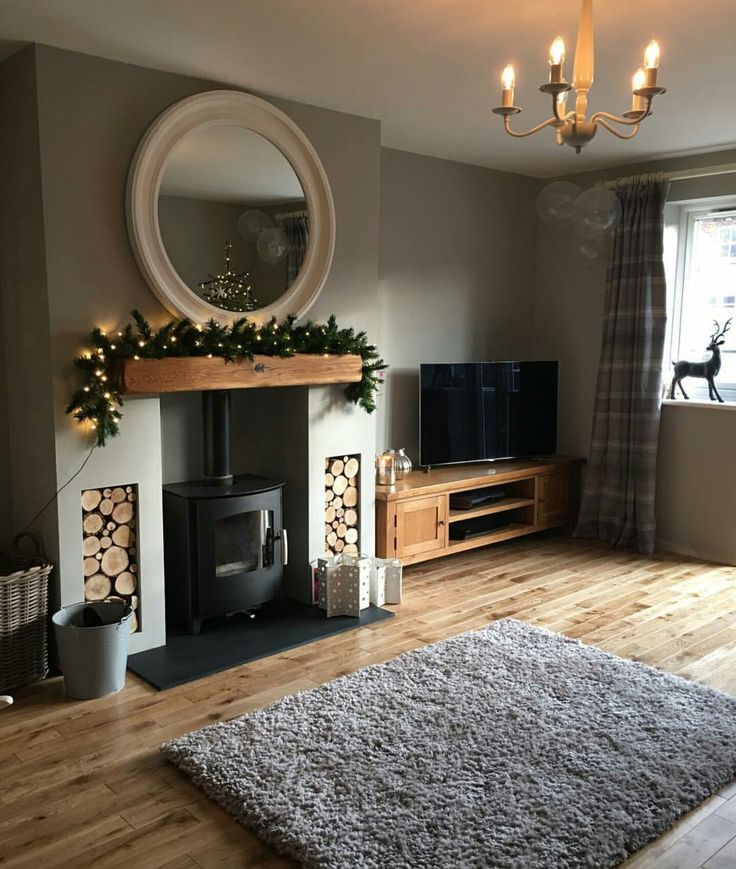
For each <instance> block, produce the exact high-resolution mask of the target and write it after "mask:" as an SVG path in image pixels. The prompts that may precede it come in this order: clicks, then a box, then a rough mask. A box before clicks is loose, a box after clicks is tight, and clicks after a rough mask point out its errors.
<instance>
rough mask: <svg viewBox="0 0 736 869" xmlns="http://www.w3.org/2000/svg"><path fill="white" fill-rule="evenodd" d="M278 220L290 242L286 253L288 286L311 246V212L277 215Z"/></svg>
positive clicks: (297, 272)
mask: <svg viewBox="0 0 736 869" xmlns="http://www.w3.org/2000/svg"><path fill="white" fill-rule="evenodd" d="M276 219H277V221H278V222H279V224H280V225H281V228H282V229H283V231H284V233H285V235H286V239H287V241H288V242H289V249H288V253H287V255H286V286H287V287H288V286H290V285H291V284H292V283H293V282H294V281H295V280H296V276H297V275H298V274H299V270H300V269H301V267H302V263H303V262H304V257H305V256H306V255H307V247H308V246H309V213H308V212H307V211H303V212H293V213H291V214H286V215H283V216H281V215H277V216H276Z"/></svg>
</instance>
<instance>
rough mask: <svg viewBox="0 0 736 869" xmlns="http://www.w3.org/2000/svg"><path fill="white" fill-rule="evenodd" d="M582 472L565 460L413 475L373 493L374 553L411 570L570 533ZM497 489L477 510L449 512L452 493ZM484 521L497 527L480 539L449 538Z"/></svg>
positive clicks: (501, 463)
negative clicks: (454, 530) (550, 532)
mask: <svg viewBox="0 0 736 869" xmlns="http://www.w3.org/2000/svg"><path fill="white" fill-rule="evenodd" d="M581 466H582V459H575V458H568V457H565V456H554V457H552V458H544V459H519V460H514V461H497V462H492V463H488V462H486V463H482V464H473V465H460V466H454V467H445V468H435V469H433V470H430V471H412V472H411V473H410V474H409V476H408V477H406V479H404V480H401V481H400V482H399V483H396V485H394V486H376V550H377V554H378V556H379V557H381V558H400V559H401V561H402V562H403V563H404V564H416V563H417V562H419V561H427V560H429V559H430V558H440V557H441V556H443V555H452V554H453V553H456V552H464V551H465V550H468V549H476V548H477V547H479V546H488V545H489V544H491V543H498V542H500V541H501V540H509V539H510V538H512V537H521V536H523V535H525V534H534V533H535V532H537V531H543V530H545V529H547V528H564V527H570V526H572V524H573V523H574V521H575V518H576V516H577V509H578V499H579V480H580V469H581ZM496 487H498V488H500V489H502V490H503V492H504V497H503V498H500V499H496V500H494V501H490V502H488V503H486V504H484V505H481V506H479V507H477V508H472V507H471V508H470V509H464V510H458V509H452V508H451V507H450V496H451V495H453V494H458V493H462V492H476V491H477V490H482V489H493V488H496ZM499 514H503V515H502V516H501V515H499ZM484 516H486V517H489V525H499V524H500V522H501V520H503V523H504V524H503V525H501V527H495V528H490V529H489V531H488V532H487V533H480V534H479V533H477V528H476V529H474V530H472V532H471V530H470V529H469V528H468V533H467V534H466V535H463V533H462V531H461V532H460V533H458V534H452V535H451V533H450V527H451V526H452V525H454V524H455V523H464V522H465V523H469V520H478V519H480V517H484ZM469 524H471V523H469ZM472 524H473V525H475V526H477V524H478V523H477V521H476V522H473V523H472ZM460 528H461V529H462V524H461V526H460ZM453 538H464V539H453Z"/></svg>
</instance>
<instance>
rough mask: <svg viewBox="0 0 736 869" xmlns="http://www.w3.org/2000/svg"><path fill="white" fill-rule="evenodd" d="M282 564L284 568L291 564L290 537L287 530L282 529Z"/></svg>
mask: <svg viewBox="0 0 736 869" xmlns="http://www.w3.org/2000/svg"><path fill="white" fill-rule="evenodd" d="M279 536H280V537H281V564H283V565H284V567H285V566H286V565H287V564H288V563H289V535H288V533H287V531H286V528H282V529H281V534H280V535H279Z"/></svg>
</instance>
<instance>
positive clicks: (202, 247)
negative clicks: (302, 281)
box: [158, 125, 309, 312]
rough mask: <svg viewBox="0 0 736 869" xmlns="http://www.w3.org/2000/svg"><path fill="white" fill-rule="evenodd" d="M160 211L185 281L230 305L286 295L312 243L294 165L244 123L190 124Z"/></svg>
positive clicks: (249, 305)
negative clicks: (197, 125) (194, 128)
mask: <svg viewBox="0 0 736 869" xmlns="http://www.w3.org/2000/svg"><path fill="white" fill-rule="evenodd" d="M158 219H159V227H160V231H161V238H162V241H163V243H164V247H165V248H166V253H167V255H168V257H169V259H170V260H171V264H172V265H173V266H174V268H175V269H176V271H177V273H178V274H179V276H180V277H181V279H182V281H184V283H185V284H186V285H187V286H188V287H189V288H190V289H191V290H192V292H194V293H196V294H197V295H198V296H200V297H201V298H203V299H204V300H205V301H207V302H209V303H210V304H212V305H215V306H216V307H218V308H221V309H222V310H224V311H243V312H246V311H253V310H256V309H257V308H264V307H266V306H267V305H270V304H271V303H272V302H275V301H276V300H277V299H279V298H280V297H281V296H283V294H284V293H285V292H286V291H287V290H288V289H289V287H290V286H291V285H292V283H293V282H294V281H295V280H296V277H297V275H298V274H299V271H300V269H301V266H302V263H303V261H304V257H305V256H306V252H307V247H308V244H309V213H308V210H307V204H306V201H305V197H304V191H303V190H302V186H301V183H300V182H299V178H298V177H297V175H296V172H294V170H293V168H292V167H291V164H290V163H289V161H288V160H287V159H286V157H284V155H283V154H282V153H281V151H279V149H278V148H277V147H276V146H275V145H273V144H272V143H271V142H269V141H268V139H266V138H264V137H263V136H261V135H259V134H258V133H254V132H253V131H252V130H248V129H245V128H244V127H238V126H231V125H220V126H209V127H204V128H200V129H196V130H192V131H191V132H189V133H187V134H186V135H185V136H184V137H183V138H182V139H181V140H180V141H179V143H178V144H177V145H176V147H175V148H174V149H173V150H172V152H171V154H170V155H169V157H168V159H167V161H166V165H165V168H164V174H163V178H162V180H161V188H160V192H159V199H158Z"/></svg>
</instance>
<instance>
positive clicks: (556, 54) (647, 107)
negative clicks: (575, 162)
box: [493, 0, 665, 154]
mask: <svg viewBox="0 0 736 869" xmlns="http://www.w3.org/2000/svg"><path fill="white" fill-rule="evenodd" d="M593 42H594V40H593V0H583V6H582V10H581V12H580V24H579V27H578V41H577V45H576V47H575V62H574V65H573V72H572V75H573V80H572V84H568V83H567V82H566V81H565V79H564V78H563V75H562V66H563V63H564V61H565V43H564V42H563V40H562V37H560V36H558V37H557V38H556V39H555V41H554V42H553V43H552V46H551V48H550V52H549V82H546V83H545V84H543V85H541V86H540V88H539V90H540V91H542V93H545V94H550V95H551V96H552V115H553V116H552V117H551V118H548V119H547V120H546V121H543V122H542V123H541V124H537V126H536V127H532V128H531V130H526V131H525V132H523V133H519V132H516V131H515V130H512V129H511V117H512V115H517V114H518V113H519V112H520V111H521V109H520V108H519V107H518V106H515V105H514V86H515V84H516V80H515V77H514V70H513V67H511V66H507V67H506V68H505V69H504V71H503V74H502V75H501V86H502V91H501V94H502V100H501V103H502V104H501V105H500V106H498V107H497V108H495V109H494V110H493V111H494V112H495V113H496V114H497V115H501V117H502V118H503V125H504V129H505V130H506V132H507V133H508V134H509V135H511V136H516V137H518V138H520V137H523V136H531V135H532V133H536V132H538V131H539V130H541V129H543V128H544V127H554V128H555V133H556V136H557V144H558V145H562V144H566V145H569V146H570V147H571V148H574V149H575V151H576V153H578V154H579V153H580V151H581V150H582V148H583V147H584V146H585V145H587V144H588V142H590V141H591V140H592V138H593V136H595V134H596V130H597V129H598V127H605V129H606V130H608V132H609V133H613V135H614V136H618V138H619V139H633V138H634V136H635V135H636V134H637V133H638V132H639V124H640V123H641V122H642V121H643V120H644V118H647V117H649V115H651V113H652V100H653V99H654V97H656V96H657V95H659V94H663V93H665V88H663V87H659V86H658V85H657V69H658V68H659V45H658V44H657V43H656V42H655V41H654V40H652V42H650V43H649V45H648V46H647V49H646V51H645V53H644V69H639V70H637V72H636V73H635V74H634V78H633V80H632V92H631V108H630V109H629V111H627V112H624V113H623V116H620V115H612V114H609V113H608V112H596V113H595V114H594V115H592V116H591V117H590V118H588V117H587V112H588V92H589V91H590V88H591V86H592V84H593V67H594V47H593ZM573 89H574V90H575V108H574V109H573V110H572V111H569V112H568V111H567V96H568V93H569V92H570V91H571V90H573ZM609 122H611V123H609ZM612 123H613V124H618V125H620V126H623V127H630V128H631V129H630V130H628V131H627V132H624V131H622V130H620V129H617V128H616V127H614V126H612V125H611V124H612Z"/></svg>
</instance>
